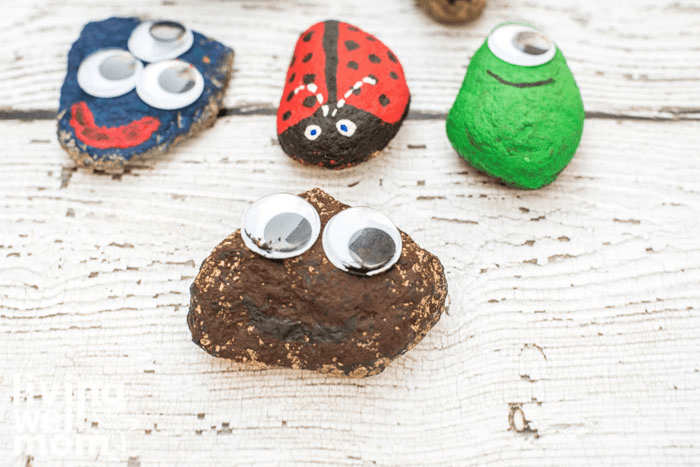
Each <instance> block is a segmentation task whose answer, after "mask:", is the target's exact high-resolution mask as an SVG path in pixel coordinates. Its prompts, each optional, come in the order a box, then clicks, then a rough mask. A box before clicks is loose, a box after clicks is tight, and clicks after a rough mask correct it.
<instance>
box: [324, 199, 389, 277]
mask: <svg viewBox="0 0 700 467" xmlns="http://www.w3.org/2000/svg"><path fill="white" fill-rule="evenodd" d="M401 248H402V243H401V233H400V232H399V229H397V228H396V226H395V225H394V224H393V222H391V219H389V218H388V217H387V216H385V215H384V214H382V213H381V212H379V211H376V210H374V209H372V208H366V207H356V208H348V209H345V210H344V211H341V212H339V213H338V214H336V215H335V216H333V217H332V218H331V220H329V221H328V223H327V224H326V228H325V230H324V231H323V251H324V252H325V253H326V258H328V260H329V261H330V262H331V263H332V264H333V266H335V267H337V268H338V269H340V270H343V271H346V272H349V273H351V274H357V275H361V276H374V275H376V274H381V273H382V272H385V271H387V270H389V268H391V267H392V266H393V265H394V264H396V262H397V261H398V260H399V258H400V257H401Z"/></svg>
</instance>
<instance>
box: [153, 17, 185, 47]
mask: <svg viewBox="0 0 700 467" xmlns="http://www.w3.org/2000/svg"><path fill="white" fill-rule="evenodd" d="M150 31H151V36H153V38H154V39H155V40H157V41H161V42H171V41H174V40H177V39H179V38H180V37H182V35H183V34H185V27H184V26H183V25H182V24H180V23H177V22H175V21H156V22H155V23H153V25H152V26H151V29H150Z"/></svg>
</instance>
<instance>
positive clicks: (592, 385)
mask: <svg viewBox="0 0 700 467" xmlns="http://www.w3.org/2000/svg"><path fill="white" fill-rule="evenodd" d="M139 12H143V13H146V14H150V15H151V16H167V17H173V18H176V19H184V20H188V22H189V23H191V24H192V25H193V26H194V27H195V28H199V29H201V30H203V31H206V32H209V33H210V34H211V35H212V36H214V37H216V38H218V39H220V40H223V41H225V42H227V43H230V44H232V45H233V46H234V47H236V49H237V52H238V61H237V62H236V73H235V75H234V78H233V81H232V87H231V89H230V91H229V94H228V97H227V106H228V107H229V109H230V112H229V114H228V115H227V116H224V117H222V118H220V119H219V120H218V122H217V123H216V125H215V126H214V127H213V128H212V129H211V130H208V131H207V132H205V133H203V134H202V135H200V136H199V137H197V138H195V139H193V140H191V141H189V142H186V143H184V144H183V145H181V146H179V147H178V148H177V149H176V150H175V151H173V152H172V153H170V154H169V155H168V156H166V157H165V158H163V159H162V160H159V161H155V162H153V163H151V164H148V165H143V166H139V167H135V168H133V169H132V170H131V171H129V172H128V173H125V174H124V175H122V176H115V177H112V176H104V175H94V174H90V173H87V172H83V171H79V170H76V169H75V168H74V167H73V166H72V164H71V162H70V159H69V158H68V156H67V155H66V154H65V153H64V152H63V151H62V150H61V148H60V146H59V145H58V143H57V141H56V137H55V131H56V126H55V122H54V121H53V120H49V119H48V118H49V117H50V115H51V112H52V110H53V109H55V107H56V105H57V98H58V89H59V86H60V83H61V81H62V79H63V73H64V71H65V70H64V67H65V65H64V60H65V53H66V51H67V48H68V47H69V45H70V43H71V42H72V41H73V40H74V39H75V37H76V36H77V34H78V32H79V30H80V27H81V25H82V23H83V22H85V21H87V20H88V19H90V18H93V19H99V18H103V17H105V16H108V15H110V14H135V13H139ZM328 17H343V18H345V19H347V20H349V21H351V22H356V23H358V24H359V25H361V26H362V27H363V28H365V29H366V30H369V31H371V32H376V33H377V34H378V35H380V37H381V38H382V39H383V40H384V41H385V42H387V43H388V44H389V45H390V46H391V47H392V48H394V49H395V50H396V52H397V54H398V55H399V56H400V58H401V59H402V61H403V62H404V65H405V67H406V70H407V74H408V76H409V85H410V86H411V88H412V91H413V94H414V101H413V104H412V105H413V107H412V108H413V113H412V114H411V116H410V118H409V119H408V120H407V121H406V122H405V123H404V127H403V128H402V129H401V131H400V132H399V134H398V135H397V137H396V138H395V139H394V140H393V141H392V143H391V144H390V146H389V148H388V150H386V151H385V152H384V153H382V154H381V155H380V156H379V157H377V158H375V159H373V160H372V161H370V162H368V163H365V164H362V165H360V166H358V167H355V168H352V169H347V170H343V171H340V172H333V171H319V170H317V169H316V168H308V167H304V166H301V165H299V164H297V163H295V162H294V161H292V160H291V159H289V158H288V157H286V156H285V155H284V154H283V152H282V151H281V149H280V148H279V146H278V144H277V140H276V136H275V117H274V108H275V106H276V101H277V99H278V97H279V96H278V94H279V93H280V92H281V91H280V89H281V84H282V79H283V73H284V71H285V68H286V62H287V60H288V55H289V53H290V52H291V48H292V47H293V41H294V40H295V38H296V34H297V33H298V31H300V30H302V29H304V28H305V27H306V26H308V24H310V23H311V22H313V21H315V20H317V19H325V18H328ZM513 17H520V18H526V19H531V20H533V21H535V22H536V23H538V24H541V25H543V26H544V27H546V29H547V30H548V31H550V32H551V33H552V35H553V36H554V37H555V38H556V39H557V41H558V42H559V44H560V45H561V46H562V48H563V49H564V51H565V53H566V54H567V56H568V57H569V62H570V64H571V67H572V69H573V70H574V73H575V75H576V77H577V79H578V80H579V84H580V85H581V87H582V91H583V94H584V101H585V104H586V108H587V110H588V112H589V116H590V117H591V118H589V119H588V120H587V121H586V126H585V130H584V137H583V140H582V144H581V147H580V148H579V151H578V153H577V155H576V157H575V158H574V160H573V161H572V163H571V164H570V165H569V167H567V168H566V169H565V170H564V172H563V173H562V174H561V176H560V177H559V179H558V180H557V181H556V182H555V183H554V184H552V185H551V186H549V187H546V188H544V189H541V190H538V191H535V192H524V191H518V190H513V189H509V188H507V187H504V186H502V185H500V184H498V183H497V182H495V181H494V180H492V179H490V178H488V177H486V176H484V175H481V174H478V173H477V172H475V170H474V169H472V168H471V167H470V166H468V165H467V164H466V163H465V162H464V161H463V160H462V159H460V158H459V157H458V156H457V155H456V154H455V152H454V151H453V150H452V148H451V147H450V145H449V142H448V141H447V138H446V136H445V131H444V120H443V118H442V116H441V115H442V114H444V112H446V111H447V109H448V108H449V106H450V104H451V100H452V98H453V97H454V94H455V93H456V90H457V88H458V86H459V83H460V81H461V79H462V75H463V73H464V69H465V66H466V63H467V58H468V57H469V56H470V55H471V53H473V51H474V50H475V48H476V47H478V46H479V44H480V43H481V41H482V40H483V37H484V35H485V34H486V33H487V32H488V30H489V29H490V28H491V27H492V26H493V25H494V24H495V23H496V22H498V21H500V20H502V19H506V18H513ZM387 18H392V19H393V20H392V21H388V20H387ZM0 22H1V23H2V24H3V27H2V28H0V37H1V38H2V40H3V43H4V44H5V46H4V47H3V48H2V49H1V50H0V56H1V57H2V58H4V60H5V63H6V64H7V66H6V67H4V68H3V69H2V70H0V83H2V86H0V108H3V109H5V111H4V113H3V114H2V118H3V119H4V120H5V121H3V122H2V123H0V141H2V145H0V160H1V161H2V165H1V166H0V350H1V351H2V355H3V357H4V358H2V360H0V401H2V403H1V404H0V408H1V409H2V414H3V416H4V417H3V418H4V420H5V423H3V424H2V425H0V453H2V455H0V465H2V466H5V465H8V466H21V467H27V466H33V467H44V466H71V467H74V466H102V465H116V466H121V467H124V466H127V467H146V466H215V465H250V464H256V465H285V466H286V465H299V466H302V465H303V466H306V465H375V464H376V465H389V466H419V465H446V466H447V465H460V466H461V465H504V464H517V465H543V464H546V465H562V464H565V465H612V464H614V465H644V464H646V465H658V464H674V465H694V464H699V463H700V441H699V439H700V438H698V426H700V359H699V358H698V355H700V337H698V336H699V335H700V314H699V313H698V308H699V307H700V242H699V241H698V234H697V226H698V225H699V224H700V185H699V184H698V180H700V159H698V149H697V148H698V147H700V122H696V121H693V120H694V119H697V118H698V117H699V116H700V115H698V111H697V109H698V108H700V90H699V89H698V86H697V81H696V80H697V69H698V65H699V64H700V63H699V62H700V58H699V57H698V55H699V54H698V51H697V44H698V43H699V42H698V35H700V32H699V31H700V29H699V28H698V27H697V26H698V25H699V23H700V9H699V8H697V6H695V4H694V3H692V2H659V1H657V2H650V1H641V2H627V1H625V2H602V1H595V2H585V4H584V3H583V2H581V3H578V2H573V1H566V2H562V1H560V2H555V1H550V2H545V1H544V0H536V1H531V2H526V3H516V2H511V1H502V2H499V1H496V0H493V1H492V2H491V3H489V4H488V6H487V9H486V11H485V14H484V16H483V17H482V18H481V19H480V20H479V21H478V22H477V23H475V24H474V25H471V26H464V27H445V26H441V25H438V24H435V23H433V22H431V21H430V20H429V19H428V18H426V17H424V16H423V14H422V13H421V12H420V11H419V10H417V8H416V7H415V5H413V3H411V2H408V1H399V0H392V1H387V2H368V1H358V2H344V3H332V4H331V3H330V2H328V3H326V2H320V1H317V0H308V1H305V2H299V1H292V0H290V1H281V2H273V1H271V0H269V1H256V2H254V1H241V2H192V3H184V2H175V1H165V2H161V3H160V4H153V5H150V6H142V5H141V3H140V2H135V1H131V2H116V1H115V2H111V1H106V2H101V3H99V4H98V3H89V4H86V5H83V3H81V2H77V1H74V0H69V1H66V2H62V3H59V2H55V1H43V2H38V1H37V2H29V3H25V4H19V3H15V4H13V5H8V7H7V8H5V10H4V14H3V17H2V18H0ZM15 57H19V58H17V59H16V60H15ZM627 75H629V77H627ZM642 76H644V78H642ZM684 109H685V110H684ZM596 117H598V118H596ZM23 119H31V121H26V120H23ZM314 186H318V187H320V188H322V189H324V190H326V191H327V192H329V193H330V194H332V195H333V196H334V197H336V198H338V199H340V200H342V201H343V202H346V203H348V204H352V205H361V204H367V205H371V206H373V207H376V208H378V209H380V210H381V211H383V212H385V213H387V214H388V215H390V217H391V218H392V219H393V220H394V221H395V222H396V224H397V225H398V226H399V227H400V228H401V229H402V230H405V231H406V232H408V233H409V234H411V236H412V237H413V238H414V239H415V240H416V241H417V242H418V243H419V244H420V245H421V246H422V247H424V248H426V249H428V250H430V251H431V252H433V253H435V254H436V255H437V256H438V257H440V258H441V260H442V262H443V264H444V265H445V269H446V272H447V276H448V282H449V291H450V302H451V305H450V308H449V312H448V314H446V315H443V318H442V319H441V320H440V322H439V323H438V324H437V326H436V327H435V328H434V329H433V330H432V331H431V332H430V333H429V334H428V335H427V337H426V338H425V340H424V341H423V342H421V343H420V344H419V345H418V346H417V347H416V348H415V349H413V350H412V351H411V352H409V353H408V354H406V355H404V356H403V357H401V358H399V359H398V360H397V361H395V362H394V363H393V364H392V365H390V366H389V368H388V369H387V370H386V371H385V372H384V373H382V374H380V375H378V376H375V377H372V378H369V379H366V380H361V381H354V380H353V381H346V380H339V379H334V378H326V377H322V376H317V375H315V374H312V373H306V372H294V371H289V370H274V371H265V372H263V371H248V370H245V369H241V368H239V367H237V366H235V365H233V364H231V363H228V362H226V361H223V360H217V359H214V358H212V357H210V356H209V355H207V354H205V353H204V352H202V351H201V350H200V349H198V348H197V347H196V346H195V345H194V344H192V343H191V342H190V335H189V331H188V329H187V325H186V322H185V316H186V313H187V308H188V301H189V290H188V289H189V286H190V284H191V282H192V280H193V278H194V275H195V274H196V272H197V270H198V267H199V264H200V263H201V261H202V260H203V259H204V258H205V257H206V256H207V255H208V254H209V252H210V251H211V249H212V248H213V247H214V246H215V245H216V244H217V243H218V242H219V241H220V240H221V239H223V238H224V237H225V236H226V235H228V234H229V233H230V232H231V231H233V230H234V229H236V228H237V227H238V225H239V222H240V218H241V215H242V213H243V211H244V209H245V208H246V207H247V206H248V205H249V203H250V202H252V201H253V200H254V199H256V198H258V197H260V196H262V195H264V194H267V193H270V192H273V191H289V192H301V191H304V190H306V189H309V188H311V187H314ZM17 378H18V379H17ZM16 379H17V381H19V384H18V386H17V387H16V388H15V380H16ZM42 385H43V386H42ZM53 385H56V388H58V389H57V393H56V394H57V396H56V400H55V401H52V397H51V394H50V393H51V388H52V387H53ZM81 385H82V386H86V387H88V388H90V391H87V392H88V393H91V394H93V395H94V394H95V393H96V392H97V391H98V390H99V389H100V388H105V387H108V386H111V387H112V388H123V390H124V399H123V401H117V402H115V403H112V404H110V403H103V404H94V405H93V404H90V407H89V410H88V411H87V413H85V415H82V414H80V416H76V417H74V418H75V419H74V420H71V423H70V424H69V426H68V429H67V431H65V432H64V431H63V429H62V428H61V427H60V426H59V425H60V423H53V424H52V423H46V421H45V420H43V419H40V421H39V425H38V426H39V428H38V430H37V431H38V432H39V433H38V434H39V435H42V436H43V437H44V438H45V439H48V440H56V439H57V437H58V436H59V435H61V434H66V435H67V436H68V438H69V440H70V441H72V442H76V440H79V439H82V440H88V442H89V440H90V439H92V438H90V437H105V438H107V439H109V440H110V441H111V444H110V445H109V446H108V447H107V448H105V449H102V448H100V449H99V450H98V451H97V452H93V453H81V454H77V453H76V452H75V449H74V447H73V448H72V449H70V452H68V453H65V454H61V455H58V454H57V452H56V450H55V449H54V450H53V451H52V450H51V449H47V450H46V451H47V452H43V453H42V452H41V450H40V449H37V447H36V446H32V445H30V446H24V447H22V448H21V449H19V451H16V450H15V442H16V441H17V439H18V438H21V435H22V430H21V426H18V422H17V418H16V417H19V418H20V420H22V419H23V418H22V417H25V416H26V415H27V414H30V415H31V414H34V413H39V414H40V415H41V414H43V415H46V414H47V413H50V412H51V410H55V411H57V412H58V415H59V421H60V422H61V423H63V422H64V421H65V418H66V417H65V416H64V413H65V412H66V410H68V411H69V412H70V411H71V410H72V412H71V413H77V410H75V409H76V408H75V407H72V406H71V404H72V402H71V401H73V400H76V399H77V398H78V396H77V394H79V393H80V391H78V390H77V389H76V388H79V387H81ZM66 386H69V387H72V388H73V391H72V392H71V395H70V396H66V395H65V394H63V390H64V389H65V387H66ZM119 402H121V403H119ZM49 422H50V420H49ZM54 425H56V426H54ZM54 429H55V430H54ZM52 430H53V431H52ZM54 447H55V446H54Z"/></svg>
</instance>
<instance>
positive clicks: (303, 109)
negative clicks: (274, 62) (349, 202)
mask: <svg viewBox="0 0 700 467" xmlns="http://www.w3.org/2000/svg"><path fill="white" fill-rule="evenodd" d="M410 100H411V94H410V92H409V90H408V85H407V84H406V78H405V77H404V73H403V68H402V67H401V64H400V63H399V61H398V59H397V58H396V55H394V53H393V52H392V51H391V50H390V49H389V48H388V47H387V46H386V45H384V44H383V43H382V42H381V41H379V39H377V38H375V37H374V36H373V35H371V34H368V33H366V32H364V31H362V30H361V29H359V28H357V27H355V26H352V25H350V24H347V23H343V22H339V21H332V20H329V21H324V22H321V23H317V24H315V25H313V26H311V27H310V28H309V29H307V30H306V31H304V33H302V34H301V36H300V37H299V40H298V41H297V44H296V47H295V49H294V55H293V56H292V60H291V63H290V65H289V70H288V71H287V81H286V83H285V87H284V93H283V94H282V100H281V102H280V106H279V109H278V111H277V134H278V137H279V141H280V145H281V146H282V149H284V151H285V152H286V153H287V154H289V155H290V156H291V157H293V158H294V159H297V160H298V161H300V162H303V163H307V164H314V165H319V166H322V167H327V168H332V169H342V168H345V167H350V166H353V165H355V164H358V163H360V162H363V161H365V160H367V159H369V158H370V157H372V156H374V155H376V154H377V153H378V152H379V151H381V150H382V149H384V147H386V145H387V144H388V143H389V141H391V139H392V138H393V137H394V135H395V134H396V132H397V131H398V130H399V127H400V126H401V122H403V119H404V117H406V114H407V113H408V107H409V102H410Z"/></svg>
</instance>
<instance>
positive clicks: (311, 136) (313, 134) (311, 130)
mask: <svg viewBox="0 0 700 467" xmlns="http://www.w3.org/2000/svg"><path fill="white" fill-rule="evenodd" d="M304 136H306V139H308V140H309V141H315V140H317V139H318V137H319V136H321V127H320V126H318V125H309V126H307V127H306V130H304Z"/></svg>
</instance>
